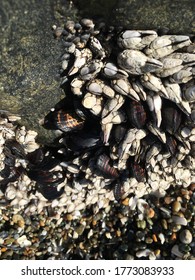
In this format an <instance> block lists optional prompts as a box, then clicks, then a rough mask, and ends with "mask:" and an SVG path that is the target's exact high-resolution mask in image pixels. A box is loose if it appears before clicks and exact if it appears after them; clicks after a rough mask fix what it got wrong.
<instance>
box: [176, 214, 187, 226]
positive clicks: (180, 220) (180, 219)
mask: <svg viewBox="0 0 195 280" xmlns="http://www.w3.org/2000/svg"><path fill="white" fill-rule="evenodd" d="M172 220H173V222H174V223H175V224H177V225H182V226H187V224H188V222H187V220H186V218H184V217H179V216H172Z"/></svg>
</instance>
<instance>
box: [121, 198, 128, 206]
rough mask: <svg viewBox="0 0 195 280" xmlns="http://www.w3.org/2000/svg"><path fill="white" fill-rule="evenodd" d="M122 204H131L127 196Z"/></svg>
mask: <svg viewBox="0 0 195 280" xmlns="http://www.w3.org/2000/svg"><path fill="white" fill-rule="evenodd" d="M122 204H123V205H125V206H128V205H129V198H128V197H126V198H125V199H123V201H122Z"/></svg>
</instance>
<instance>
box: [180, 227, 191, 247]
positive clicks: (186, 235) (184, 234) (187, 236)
mask: <svg viewBox="0 0 195 280" xmlns="http://www.w3.org/2000/svg"><path fill="white" fill-rule="evenodd" d="M192 238H193V237H192V233H191V232H190V231H189V230H188V229H184V230H182V231H181V232H180V234H179V239H180V241H181V242H182V243H183V244H190V243H191V242H192Z"/></svg>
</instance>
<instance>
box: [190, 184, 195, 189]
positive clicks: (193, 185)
mask: <svg viewBox="0 0 195 280" xmlns="http://www.w3.org/2000/svg"><path fill="white" fill-rule="evenodd" d="M189 189H190V190H191V191H195V183H192V184H191V185H190V187H189Z"/></svg>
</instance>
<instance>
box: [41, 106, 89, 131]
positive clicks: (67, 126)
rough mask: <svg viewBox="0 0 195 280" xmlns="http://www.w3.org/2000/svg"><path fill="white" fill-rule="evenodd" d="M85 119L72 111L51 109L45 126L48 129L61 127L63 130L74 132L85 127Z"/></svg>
mask: <svg viewBox="0 0 195 280" xmlns="http://www.w3.org/2000/svg"><path fill="white" fill-rule="evenodd" d="M83 125H84V120H82V119H81V118H80V117H78V115H77V114H75V113H74V112H71V111H64V110H63V109H60V110H58V111H51V112H50V113H49V114H48V115H47V116H46V117H45V120H44V127H45V128H47V129H59V130H61V131H63V132H72V131H75V130H79V129H81V128H82V127H83Z"/></svg>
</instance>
